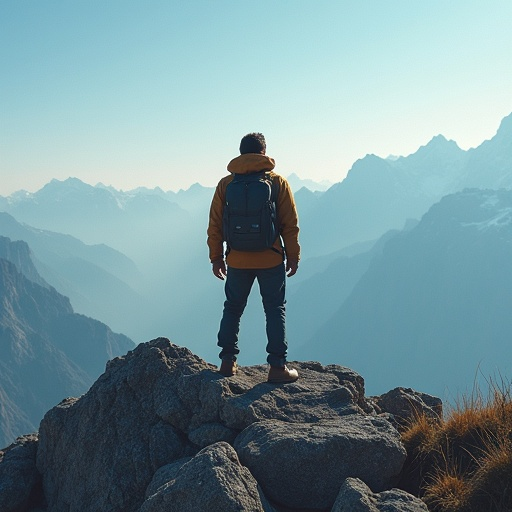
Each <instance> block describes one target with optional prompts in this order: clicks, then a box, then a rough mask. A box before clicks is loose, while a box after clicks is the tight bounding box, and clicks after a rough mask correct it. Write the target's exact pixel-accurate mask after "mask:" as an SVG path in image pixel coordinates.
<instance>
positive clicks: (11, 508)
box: [0, 434, 41, 512]
mask: <svg viewBox="0 0 512 512" xmlns="http://www.w3.org/2000/svg"><path fill="white" fill-rule="evenodd" d="M36 451H37V435H36V434H31V435H27V436H22V437H19V438H18V439H17V440H16V442H14V443H13V444H11V445H10V446H8V447H7V448H4V449H3V450H1V451H0V510H1V511H2V512H25V511H27V510H29V508H30V507H32V506H35V504H36V502H37V501H38V500H39V499H40V498H41V496H39V495H38V494H40V492H39V489H38V487H39V486H40V481H41V475H40V474H39V473H38V471H37V468H36Z"/></svg>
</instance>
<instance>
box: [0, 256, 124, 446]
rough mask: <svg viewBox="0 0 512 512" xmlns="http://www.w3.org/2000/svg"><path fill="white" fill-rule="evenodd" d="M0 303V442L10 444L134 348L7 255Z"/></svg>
mask: <svg viewBox="0 0 512 512" xmlns="http://www.w3.org/2000/svg"><path fill="white" fill-rule="evenodd" d="M11 252H12V251H11ZM23 264H24V266H25V267H26V266H27V265H28V263H27V262H24V263H23ZM0 304H1V309H0V396H1V397H2V405H1V407H0V421H1V424H0V427H1V428H0V445H2V446H5V445H6V444H8V442H10V441H12V440H13V436H15V435H20V434H21V433H23V432H27V427H29V426H30V430H36V429H37V425H38V423H39V420H40V419H41V417H42V415H43V414H44V412H45V411H46V410H47V409H48V407H51V406H53V405H55V404H56V403H58V402H59V401H60V400H62V399H63V398H65V397H66V396H70V395H76V394H82V393H84V392H85V391H86V390H87V388H88V387H89V386H90V384H91V383H92V382H93V380H94V379H95V378H96V377H97V376H98V375H99V374H100V373H101V372H102V371H103V369H104V366H105V362H106V361H107V360H108V359H110V358H112V357H113V356H115V355H120V354H123V353H125V352H126V351H127V350H129V349H131V348H133V342H131V341H130V340H129V339H128V338H126V337H125V336H122V335H118V334H114V333H112V332H111V331H110V329H109V328H108V327H107V326H105V325H104V324H101V323H100V322H98V321H96V320H93V319H91V318H87V317H84V316H82V315H76V314H75V313H73V309H72V308H71V305H70V303H69V299H67V298H66V297H64V296H62V295H60V294H58V293H57V292H56V291H55V290H54V289H53V288H51V287H49V286H48V285H47V286H46V287H44V286H41V285H39V284H36V283H34V282H33V281H30V280H29V279H27V278H26V277H25V276H24V275H23V274H22V273H20V272H19V271H18V270H17V268H16V266H15V265H14V264H13V263H11V262H10V261H7V260H5V259H0Z"/></svg>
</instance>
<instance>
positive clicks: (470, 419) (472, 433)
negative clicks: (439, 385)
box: [402, 382, 512, 512]
mask: <svg viewBox="0 0 512 512" xmlns="http://www.w3.org/2000/svg"><path fill="white" fill-rule="evenodd" d="M491 390H492V391H491V393H490V395H489V396H488V397H487V398H486V399H484V398H483V397H482V395H481V394H480V393H474V394H473V395H472V396H471V397H469V398H465V399H462V400H461V401H460V402H459V404H458V405H457V406H456V407H455V408H453V410H451V411H450V412H449V413H448V414H447V416H446V418H444V419H443V420H441V421H437V422H435V421H432V420H431V419H428V418H426V417H424V416H421V417H418V418H416V419H415V420H413V421H412V422H411V423H410V424H409V425H408V426H407V427H406V429H405V430H404V432H403V433H402V441H403V443H404V445H405V446H406V448H407V453H408V459H407V462H406V468H405V471H404V477H403V482H402V487H403V488H404V489H406V490H408V491H409V492H412V493H413V494H417V495H419V496H422V497H423V499H424V501H425V502H426V503H427V505H428V506H429V510H432V511H434V512H483V511H485V512H510V511H512V399H511V394H510V385H507V386H505V385H504V384H503V382H501V384H500V386H496V385H494V384H493V385H492V386H491Z"/></svg>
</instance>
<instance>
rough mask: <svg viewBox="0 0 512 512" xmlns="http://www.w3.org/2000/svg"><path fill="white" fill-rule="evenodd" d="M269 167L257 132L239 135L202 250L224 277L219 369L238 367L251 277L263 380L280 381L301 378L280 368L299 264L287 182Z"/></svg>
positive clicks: (294, 217) (227, 370) (293, 210)
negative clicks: (262, 321) (288, 285)
mask: <svg viewBox="0 0 512 512" xmlns="http://www.w3.org/2000/svg"><path fill="white" fill-rule="evenodd" d="M274 167H275V162H274V159H272V158H270V157H268V156H267V155H266V142H265V137H264V136H263V134H261V133H250V134H248V135H246V136H245V137H243V138H242V140H241V142H240V156H238V157H236V158H234V159H233V160H231V162H229V164H228V167H227V170H228V171H229V172H230V174H229V175H228V176H226V177H224V178H222V179H221V180H220V181H219V183H218V185H217V188H216V190H215V193H214V196H213V200H212V204H211V208H210V221H209V225H208V247H209V251H210V261H211V263H212V270H213V274H214V275H215V277H217V278H219V279H222V280H224V279H225V280H226V282H225V293H226V301H225V302H224V311H223V315H222V320H221V322H220V329H219V333H218V342H217V345H218V346H219V347H221V349H222V350H221V352H220V354H219V357H220V359H221V365H220V369H219V372H220V373H221V374H222V375H224V376H226V377H230V376H232V375H234V374H235V373H236V371H237V363H236V360H237V354H238V353H239V352H240V350H239V348H238V333H239V328H240V318H241V316H242V313H243V311H244V309H245V306H246V304H247V298H248V297H249V293H250V291H251V287H252V285H253V283H254V280H255V279H257V281H258V284H259V288H260V294H261V298H262V301H263V308H264V311H265V317H266V331H267V347H266V349H267V353H268V357H267V362H268V363H269V364H270V369H269V373H268V382H274V383H285V382H294V381H296V380H297V379H298V377H299V375H298V372H297V370H295V369H290V368H288V367H287V366H286V354H287V349H288V343H287V340H286V335H285V304H286V301H285V281H286V276H288V277H291V276H293V275H294V274H295V273H296V272H297V269H298V266H299V259H300V246H299V240H298V236H299V226H298V217H297V210H296V208H295V200H294V198H293V194H292V191H291V189H290V185H289V184H288V181H287V180H286V179H285V178H283V177H282V176H280V175H278V174H276V173H275V172H274V171H273V169H274ZM262 195H263V196H264V197H262ZM227 199H228V200H227ZM246 201H248V203H250V204H252V208H253V209H254V208H256V209H259V211H258V212H256V217H254V216H252V217H247V215H248V214H251V213H252V214H255V212H254V211H253V212H247V209H248V208H249V207H248V206H247V203H246ZM263 203H264V205H263ZM242 210H243V211H242ZM224 249H225V250H224Z"/></svg>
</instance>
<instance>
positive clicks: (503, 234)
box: [298, 189, 512, 400]
mask: <svg viewBox="0 0 512 512" xmlns="http://www.w3.org/2000/svg"><path fill="white" fill-rule="evenodd" d="M386 238H387V240H386V241H385V242H384V243H381V242H383V241H382V240H381V241H380V242H379V244H378V245H379V246H380V247H378V246H376V247H375V248H374V249H373V250H372V251H370V252H369V253H366V254H363V255H360V256H356V257H354V258H352V259H351V260H348V261H343V260H338V261H337V262H335V264H334V265H336V266H337V267H338V268H339V270H338V275H341V274H342V273H343V272H346V273H347V272H348V271H349V270H351V269H352V268H354V267H355V266H356V263H358V264H359V265H363V264H367V268H366V270H365V271H364V273H363V274H362V275H361V276H360V278H359V279H358V280H357V283H356V284H355V285H354V286H353V287H352V289H351V290H350V292H349V293H348V294H347V293H343V285H342V284H341V283H342V281H341V280H340V281H336V282H338V284H339V290H340V291H339V292H338V294H331V295H330V297H331V298H332V297H334V296H336V299H334V304H332V305H331V310H332V309H334V308H337V309H336V311H334V312H331V311H330V312H329V313H330V315H329V319H328V320H326V321H324V322H323V323H322V322H321V320H322V317H320V316H319V317H318V318H319V319H320V322H318V321H315V322H314V323H313V327H312V328H310V329H309V330H308V332H306V333H305V334H306V336H309V339H307V340H306V341H305V342H304V344H303V346H302V347H301V349H300V350H299V358H302V359H315V360H320V361H322V362H324V363H328V362H333V361H336V362H338V363H339V362H340V361H342V362H343V364H347V365H348V366H350V367H352V368H355V369H356V370H358V371H364V370H366V371H368V372H369V375H368V378H367V387H368V389H369V391H370V392H372V391H373V392H377V391H378V390H380V389H382V388H383V387H386V386H388V387H393V386H397V385H407V386H411V387H413V388H415V389H420V388H421V386H422V385H424V386H427V389H429V391H431V392H433V393H435V394H437V395H438V396H448V395H450V398H451V399H452V400H453V399H454V398H456V396H457V395H458V394H459V393H461V392H468V391H469V392H470V391H471V387H472V386H473V385H474V384H476V383H480V384H482V388H484V387H486V386H485V380H486V379H490V378H495V379H497V380H498V381H499V380H500V374H501V375H503V376H506V375H509V374H510V372H511V371H512V366H511V363H510V361H508V360H507V358H506V357H505V358H504V354H507V353H508V351H509V341H510V332H512V318H511V316H510V315H509V314H508V309H509V306H510V303H511V301H512V267H511V265H510V261H512V191H511V190H505V189H500V190H497V191H495V190H480V189H466V190H465V191H463V192H459V193H456V194H452V195H449V196H446V197H444V198H443V199H442V200H441V201H440V202H438V203H436V204H435V205H434V206H432V207H431V208H430V209H429V211H428V212H427V213H426V214H425V215H424V216H423V218H422V219H421V221H420V222H419V224H418V225H417V226H415V227H414V228H412V229H410V230H408V231H402V232H396V233H394V234H391V233H390V234H388V235H386ZM369 259H370V261H369V263H368V260H369ZM360 274H361V272H360ZM332 277H333V273H332V272H329V271H327V272H325V273H324V274H323V275H321V276H319V277H318V279H317V280H316V282H315V284H316V287H317V288H318V289H322V287H325V286H328V283H329V282H330V281H331V280H332ZM307 284H308V283H304V284H303V285H302V286H303V287H305V286H306V285H307ZM331 286H332V285H331ZM311 289H312V283H309V286H308V288H306V290H302V293H308V291H310V290H311ZM323 289H325V288H323ZM298 292H301V290H300V289H299V290H298ZM318 295H319V294H318V293H317V296H318ZM312 330H313V331H314V332H313V333H312V334H311V331H312Z"/></svg>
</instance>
